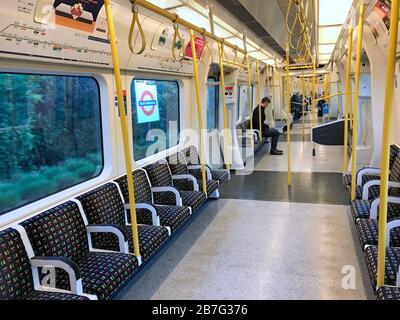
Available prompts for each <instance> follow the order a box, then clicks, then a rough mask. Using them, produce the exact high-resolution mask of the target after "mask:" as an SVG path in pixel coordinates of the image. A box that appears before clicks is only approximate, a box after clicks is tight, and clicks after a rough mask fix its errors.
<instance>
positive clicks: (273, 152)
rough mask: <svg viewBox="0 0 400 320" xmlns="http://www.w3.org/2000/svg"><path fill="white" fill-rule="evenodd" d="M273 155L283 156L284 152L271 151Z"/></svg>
mask: <svg viewBox="0 0 400 320" xmlns="http://www.w3.org/2000/svg"><path fill="white" fill-rule="evenodd" d="M271 155H273V156H281V155H283V151H279V150H276V149H275V150H271Z"/></svg>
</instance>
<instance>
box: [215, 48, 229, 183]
mask: <svg viewBox="0 0 400 320" xmlns="http://www.w3.org/2000/svg"><path fill="white" fill-rule="evenodd" d="M218 56H219V73H220V80H221V90H222V115H223V118H224V147H225V159H226V161H225V163H226V171H227V173H228V176H229V174H230V166H231V165H230V154H229V144H230V132H229V128H228V114H227V113H228V112H227V109H226V96H225V71H224V63H223V50H222V44H221V43H218Z"/></svg>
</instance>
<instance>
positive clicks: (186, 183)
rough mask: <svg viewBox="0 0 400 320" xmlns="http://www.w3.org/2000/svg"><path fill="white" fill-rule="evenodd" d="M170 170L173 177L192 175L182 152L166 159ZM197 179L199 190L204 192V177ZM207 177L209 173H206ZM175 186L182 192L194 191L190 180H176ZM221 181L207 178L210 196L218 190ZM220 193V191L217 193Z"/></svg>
mask: <svg viewBox="0 0 400 320" xmlns="http://www.w3.org/2000/svg"><path fill="white" fill-rule="evenodd" d="M166 160H167V162H168V165H169V168H170V170H171V173H172V175H173V176H178V175H191V173H190V172H189V169H188V166H187V163H186V159H185V156H184V154H183V153H182V152H176V153H174V154H172V155H169V156H168V157H167V158H166ZM200 171H201V170H200ZM200 175H201V177H200V178H199V177H198V176H197V177H195V178H196V180H197V183H198V187H199V190H201V191H203V176H202V174H200ZM206 175H207V173H206ZM174 186H176V187H177V188H178V189H179V190H182V191H194V187H193V182H192V181H191V180H188V179H181V180H174ZM218 187H219V181H218V180H212V179H208V178H206V189H207V194H208V195H209V196H210V195H211V194H213V193H214V192H216V191H217V190H218ZM217 192H218V191H217Z"/></svg>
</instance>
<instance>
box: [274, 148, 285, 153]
mask: <svg viewBox="0 0 400 320" xmlns="http://www.w3.org/2000/svg"><path fill="white" fill-rule="evenodd" d="M275 151H278V152H281V153H282V154H283V151H282V150H279V149H275Z"/></svg>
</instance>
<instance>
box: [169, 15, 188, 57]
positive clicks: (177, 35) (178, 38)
mask: <svg viewBox="0 0 400 320" xmlns="http://www.w3.org/2000/svg"><path fill="white" fill-rule="evenodd" d="M178 18H179V17H178V15H176V18H175V20H174V21H173V22H174V39H173V40H172V56H173V57H174V60H176V61H182V60H183V59H185V41H184V40H183V39H182V37H181V35H180V33H179V25H178V24H177V23H176V21H177V20H178ZM177 41H179V43H180V46H181V47H180V49H179V54H178V57H179V58H177V55H176V43H177Z"/></svg>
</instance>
